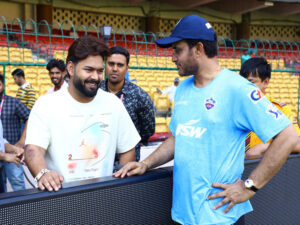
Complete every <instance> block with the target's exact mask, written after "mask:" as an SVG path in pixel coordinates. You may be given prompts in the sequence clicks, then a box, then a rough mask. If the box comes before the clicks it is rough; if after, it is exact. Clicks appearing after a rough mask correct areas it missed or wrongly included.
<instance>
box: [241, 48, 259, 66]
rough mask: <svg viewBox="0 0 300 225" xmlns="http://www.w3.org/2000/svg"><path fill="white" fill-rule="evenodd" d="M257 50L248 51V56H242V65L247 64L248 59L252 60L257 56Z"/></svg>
mask: <svg viewBox="0 0 300 225" xmlns="http://www.w3.org/2000/svg"><path fill="white" fill-rule="evenodd" d="M255 52H256V51H255V49H251V48H250V49H248V50H247V54H244V55H242V56H241V65H243V63H244V62H246V61H247V60H248V59H251V58H252V57H254V56H255Z"/></svg>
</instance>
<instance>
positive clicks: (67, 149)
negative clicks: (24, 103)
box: [25, 36, 140, 191]
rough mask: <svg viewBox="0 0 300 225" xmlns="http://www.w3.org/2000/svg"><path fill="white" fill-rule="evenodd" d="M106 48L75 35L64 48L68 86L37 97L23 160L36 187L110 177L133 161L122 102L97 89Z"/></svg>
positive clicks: (132, 135)
mask: <svg viewBox="0 0 300 225" xmlns="http://www.w3.org/2000/svg"><path fill="white" fill-rule="evenodd" d="M108 55H109V49H108V48H107V46H105V45H104V44H103V43H102V42H101V41H100V40H98V39H97V38H94V37H90V36H87V37H80V38H78V39H77V40H75V41H74V42H73V44H72V45H71V46H70V48H69V51H68V63H67V70H68V73H69V75H70V82H69V87H68V88H67V89H61V90H59V91H57V92H54V93H53V94H50V95H45V96H42V97H41V98H39V100H38V101H37V102H36V104H35V105H34V107H33V109H32V111H31V114H30V117H29V121H28V128H27V136H26V141H25V144H26V147H25V158H26V164H27V165H28V168H29V170H30V172H31V173H32V175H33V176H34V177H35V180H36V181H37V185H38V187H39V188H40V189H41V190H44V189H47V190H48V191H52V190H55V191H57V190H59V188H61V183H62V182H70V181H76V180H84V179H90V178H98V177H103V176H111V175H112V172H113V164H114V157H115V153H119V154H120V164H121V165H124V164H126V163H127V162H129V161H133V160H135V146H136V144H137V143H138V142H139V141H140V136H139V134H138V132H137V130H136V128H135V126H134V124H133V122H132V120H131V119H130V116H129V115H128V113H127V111H126V109H125V107H124V105H123V104H122V102H121V101H120V100H119V99H118V98H117V97H116V96H114V95H113V94H110V93H107V92H104V91H102V90H101V89H99V86H100V82H101V80H102V78H103V70H104V60H105V58H106V57H107V56H108Z"/></svg>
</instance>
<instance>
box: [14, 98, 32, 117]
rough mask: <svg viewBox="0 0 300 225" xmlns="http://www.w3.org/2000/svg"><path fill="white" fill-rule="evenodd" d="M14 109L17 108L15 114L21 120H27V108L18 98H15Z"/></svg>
mask: <svg viewBox="0 0 300 225" xmlns="http://www.w3.org/2000/svg"><path fill="white" fill-rule="evenodd" d="M16 109H17V115H18V117H19V118H20V119H22V120H27V119H28V117H29V112H30V111H29V109H28V108H27V107H26V106H25V105H24V104H23V103H22V102H20V100H19V99H17V98H16Z"/></svg>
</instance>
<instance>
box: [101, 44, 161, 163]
mask: <svg viewBox="0 0 300 225" xmlns="http://www.w3.org/2000/svg"><path fill="white" fill-rule="evenodd" d="M110 53H111V55H110V56H109V57H108V58H107V61H106V67H105V70H106V75H107V79H106V80H104V81H102V83H101V85H100V88H101V89H102V90H104V91H107V92H111V93H113V94H115V95H116V96H117V97H118V98H119V99H121V101H122V102H123V104H124V106H125V108H126V110H127V112H128V113H129V115H130V117H131V119H132V121H133V123H134V125H135V128H136V129H137V131H138V132H139V134H140V136H141V141H140V143H139V144H138V145H137V146H136V161H139V159H140V147H141V144H143V145H146V144H147V143H148V139H149V137H151V136H152V135H153V133H154V131H155V116H154V107H153V104H152V102H151V98H150V96H149V95H148V93H147V92H145V91H144V90H143V89H142V88H140V87H138V86H137V85H135V84H133V83H131V82H130V81H128V80H127V79H125V75H126V73H127V71H128V68H129V60H130V55H129V52H128V51H127V50H126V49H124V48H122V47H119V46H115V47H112V48H111V49H110ZM118 161H119V157H118V155H116V162H118Z"/></svg>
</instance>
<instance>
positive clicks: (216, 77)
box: [192, 68, 226, 92]
mask: <svg viewBox="0 0 300 225" xmlns="http://www.w3.org/2000/svg"><path fill="white" fill-rule="evenodd" d="M225 70H226V68H223V69H222V70H221V71H220V72H219V73H218V74H217V75H216V76H215V78H214V79H213V80H212V81H211V82H209V83H208V84H207V85H205V86H204V87H202V88H198V87H196V86H195V83H194V82H195V77H193V82H192V88H193V90H194V91H197V92H202V91H205V90H206V89H207V88H210V87H211V86H212V85H213V84H214V83H216V82H217V81H218V80H219V79H220V78H221V77H222V75H223V74H224V71H225Z"/></svg>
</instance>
